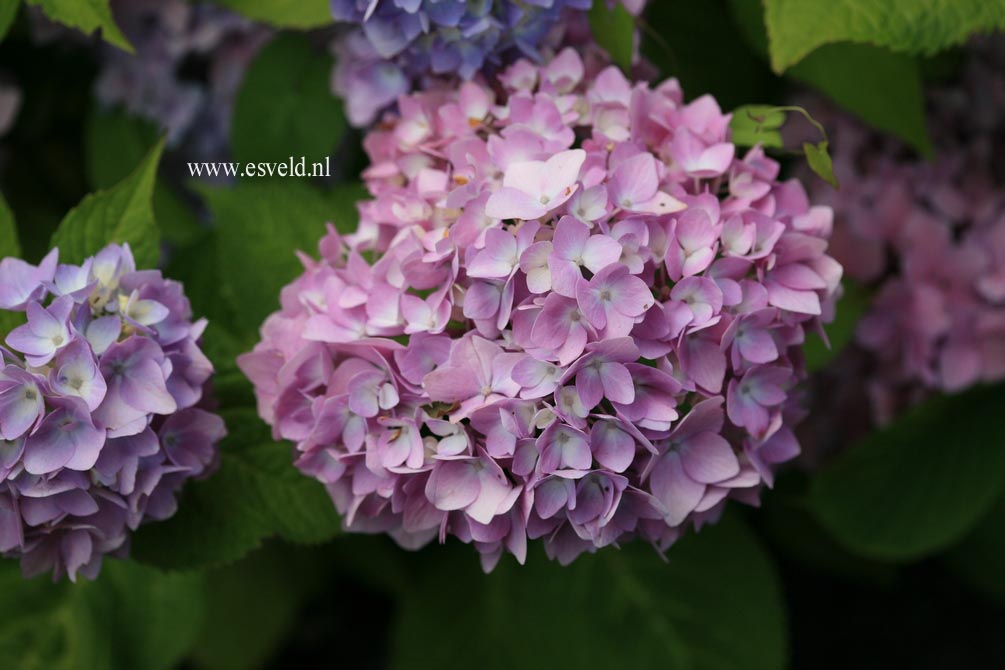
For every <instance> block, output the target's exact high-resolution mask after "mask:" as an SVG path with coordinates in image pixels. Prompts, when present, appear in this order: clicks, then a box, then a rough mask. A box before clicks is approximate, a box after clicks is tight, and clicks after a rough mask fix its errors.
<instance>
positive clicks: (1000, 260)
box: [811, 39, 1005, 422]
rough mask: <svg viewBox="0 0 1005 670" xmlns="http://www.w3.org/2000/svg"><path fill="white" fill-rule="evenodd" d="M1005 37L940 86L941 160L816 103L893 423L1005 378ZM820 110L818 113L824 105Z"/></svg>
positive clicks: (876, 401)
mask: <svg viewBox="0 0 1005 670" xmlns="http://www.w3.org/2000/svg"><path fill="white" fill-rule="evenodd" d="M1003 73H1005V41H1003V40H1001V39H995V40H989V41H986V42H982V43H979V44H978V46H976V47H975V48H974V49H972V52H971V56H970V60H969V64H968V66H967V68H966V70H965V72H964V76H963V78H962V79H961V82H962V83H959V84H955V85H954V86H952V87H937V88H933V89H932V90H931V91H930V92H929V96H928V103H929V114H928V116H929V119H930V120H931V122H932V128H931V131H932V132H931V136H932V138H933V141H934V142H935V148H936V154H937V156H936V159H935V160H932V161H928V160H924V159H921V158H917V157H915V156H914V155H913V154H912V153H911V152H910V151H909V150H908V149H906V148H905V147H904V146H903V145H901V144H900V143H898V142H896V141H895V140H892V139H890V138H884V137H881V136H878V135H877V134H876V133H872V132H870V131H869V130H867V129H866V128H864V127H863V126H862V125H861V124H860V123H858V122H857V121H855V120H853V119H851V118H849V117H848V116H845V115H841V114H840V113H839V112H837V111H835V110H833V109H831V108H828V107H826V106H825V105H824V104H823V103H816V104H813V103H811V105H812V107H813V113H814V114H815V115H818V116H819V117H820V118H822V119H823V120H824V122H825V123H826V124H827V125H828V126H829V131H828V132H829V133H831V134H832V135H833V141H832V142H831V146H832V147H833V152H834V155H833V160H834V171H835V173H836V174H837V176H838V178H839V179H840V181H841V190H840V192H837V193H828V192H827V189H820V190H821V193H819V194H818V196H819V198H820V200H821V201H829V204H830V205H831V206H833V208H834V211H835V215H836V223H835V230H834V241H833V244H832V249H833V254H834V256H835V257H836V258H837V259H838V260H840V261H841V262H842V263H843V264H844V265H845V267H846V269H847V271H848V275H849V276H850V277H851V278H853V279H855V280H856V281H859V282H861V283H863V284H864V285H867V286H869V287H870V289H871V290H872V291H873V292H874V297H873V299H872V303H871V305H870V309H869V311H868V313H867V315H866V316H865V317H864V318H863V320H862V321H861V322H860V324H859V328H858V331H857V340H858V343H859V344H860V345H861V346H862V347H863V348H864V349H865V350H866V351H867V352H868V353H869V354H870V357H871V358H872V369H871V370H870V379H869V393H870V396H871V400H872V403H873V408H874V412H875V415H876V418H877V419H878V420H879V421H880V422H886V421H888V420H890V419H892V418H893V417H894V416H896V415H897V414H898V413H899V412H900V411H902V410H903V409H904V408H905V407H907V406H908V405H910V404H913V403H914V402H917V401H918V400H920V399H922V398H924V397H925V396H926V395H928V394H930V393H931V392H933V391H947V392H954V391H959V390H962V389H965V388H967V387H969V386H971V385H973V384H976V383H979V382H982V381H983V382H992V381H999V380H1002V379H1005V162H1003V158H1002V152H1001V150H1000V148H1001V146H1002V143H1003V142H1005V116H1003V115H1002V109H1005V74H1003ZM818 108H819V109H818Z"/></svg>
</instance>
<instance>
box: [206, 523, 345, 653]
mask: <svg viewBox="0 0 1005 670" xmlns="http://www.w3.org/2000/svg"><path fill="white" fill-rule="evenodd" d="M332 572H333V571H332V565H331V562H330V560H329V556H328V552H325V551H317V550H313V549H306V548H300V547H296V546H291V545H288V544H285V543H282V542H271V543H269V544H268V545H266V546H265V547H263V548H262V549H261V550H259V551H256V552H254V553H252V554H250V555H249V556H247V557H246V558H245V559H243V560H241V561H239V562H237V563H235V564H234V565H230V566H227V567H224V568H218V569H216V570H212V571H210V572H209V573H208V574H207V579H206V600H207V612H206V614H207V619H208V620H209V621H212V622H213V625H212V626H206V627H204V628H203V631H202V635H201V637H200V639H199V642H198V643H197V644H196V646H195V649H194V650H193V654H192V659H193V662H194V665H196V666H197V667H200V668H205V670H252V669H253V668H260V667H262V666H263V665H264V664H265V663H266V662H267V661H268V660H269V658H270V657H271V656H273V655H274V654H275V652H276V650H277V649H278V648H279V647H280V646H281V645H282V644H283V643H284V641H285V640H286V638H287V637H288V635H289V634H290V632H291V631H292V630H293V629H294V627H295V626H296V625H297V618H296V615H297V614H298V610H299V608H300V607H301V606H302V604H303V602H304V601H305V600H306V599H307V598H308V597H310V596H313V595H315V594H317V593H318V592H319V591H320V590H321V589H322V588H323V587H324V586H325V585H326V583H327V579H326V577H328V576H330V575H331V574H332ZM329 632H331V631H329Z"/></svg>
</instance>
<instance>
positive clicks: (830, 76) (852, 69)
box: [730, 0, 931, 156]
mask: <svg viewBox="0 0 1005 670" xmlns="http://www.w3.org/2000/svg"><path fill="white" fill-rule="evenodd" d="M730 7H731V10H732V14H733V16H734V18H735V19H736V21H737V23H739V24H740V25H741V26H742V27H743V36H744V38H745V40H746V41H747V43H748V44H749V45H750V47H751V48H752V49H753V50H754V51H755V52H756V53H757V55H758V56H761V57H763V58H765V59H767V57H768V37H767V34H766V32H765V28H764V9H763V7H762V5H761V3H760V1H759V0H730ZM787 75H788V76H789V77H791V78H793V79H796V80H798V81H801V82H803V83H804V84H807V85H809V86H811V87H813V88H815V89H816V90H818V91H820V92H821V93H823V94H824V95H826V96H827V97H829V98H830V99H831V100H833V101H834V102H835V103H836V104H838V105H840V106H841V107H843V108H844V109H846V110H848V111H849V112H851V113H852V114H854V115H856V116H858V117H859V118H861V119H862V120H863V121H865V122H866V123H868V124H870V125H871V126H873V127H875V128H878V129H880V130H883V131H886V132H889V133H891V134H893V135H895V136H897V137H899V138H900V139H902V140H904V141H905V142H907V143H908V144H909V145H911V146H912V147H914V148H915V149H916V150H917V151H919V152H920V153H922V154H924V155H926V156H927V155H930V153H931V140H930V138H929V137H928V129H927V128H926V126H925V101H924V95H923V91H922V85H921V76H920V73H919V67H918V64H917V62H916V61H915V60H914V59H912V58H910V57H908V56H905V55H903V54H895V53H893V52H891V51H889V50H888V49H883V48H879V47H875V46H872V45H868V44H852V43H842V44H832V45H827V46H824V47H822V48H820V49H818V50H816V51H814V52H813V53H811V54H810V55H809V56H807V58H806V59H805V60H803V61H802V62H800V63H799V64H798V65H796V66H795V67H793V68H792V69H791V70H789V71H788V72H787Z"/></svg>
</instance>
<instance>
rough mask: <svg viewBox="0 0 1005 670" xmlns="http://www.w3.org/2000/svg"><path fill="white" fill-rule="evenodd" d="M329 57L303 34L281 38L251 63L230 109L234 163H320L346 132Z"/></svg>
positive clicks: (308, 169)
mask: <svg viewBox="0 0 1005 670" xmlns="http://www.w3.org/2000/svg"><path fill="white" fill-rule="evenodd" d="M330 70H331V58H330V57H328V56H327V55H326V54H324V53H319V52H318V50H317V49H315V48H314V47H313V46H312V45H311V43H310V42H309V41H308V40H307V38H306V37H305V36H303V35H294V34H290V35H281V36H279V37H277V38H276V39H275V40H273V41H272V42H271V43H270V44H268V45H267V46H266V47H265V48H264V49H262V51H261V53H259V54H258V56H257V57H256V58H255V60H254V62H253V63H252V64H251V67H250V68H248V72H247V74H245V76H244V82H243V83H242V85H241V90H240V91H239V92H238V94H237V102H236V103H235V106H234V120H233V127H232V130H231V145H232V148H233V152H234V158H235V159H236V160H239V161H242V162H246V163H251V162H259V161H269V162H285V161H287V160H289V158H290V157H291V156H292V157H293V159H294V160H295V161H299V160H300V158H301V157H304V158H305V159H306V169H307V171H308V172H309V171H310V170H311V164H312V163H313V162H315V161H322V162H323V161H324V160H325V158H326V157H328V156H329V155H330V154H331V153H332V151H333V150H334V149H335V147H336V145H337V144H338V142H339V140H340V139H341V138H342V133H343V132H344V131H345V127H346V126H345V119H344V117H343V116H342V106H341V104H340V103H339V101H338V100H337V99H336V98H335V97H334V96H333V95H332V94H331V91H330V89H329V84H328V79H329V75H330Z"/></svg>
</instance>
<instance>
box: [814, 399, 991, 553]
mask: <svg viewBox="0 0 1005 670" xmlns="http://www.w3.org/2000/svg"><path fill="white" fill-rule="evenodd" d="M1003 402H1005V394H1003V388H1002V387H1001V386H993V387H981V388H977V389H974V390H972V391H969V392H967V393H963V394H960V395H956V396H950V397H937V398H934V399H932V400H931V401H929V402H926V403H924V404H922V405H920V406H918V407H916V408H915V409H913V410H911V411H910V412H908V413H907V414H905V415H904V416H903V417H902V418H900V419H899V420H898V421H896V422H895V423H894V424H892V425H891V426H890V427H888V428H886V429H883V430H879V431H877V432H875V433H873V434H872V435H871V436H869V437H868V438H866V439H865V440H864V441H863V442H862V443H861V444H859V445H857V446H854V447H852V448H851V449H849V450H848V451H847V452H845V453H844V454H843V455H842V456H841V457H839V458H838V459H837V460H836V461H835V462H834V463H833V464H831V465H830V466H829V467H827V468H826V469H825V470H824V471H822V472H821V473H820V474H819V475H818V476H817V477H816V479H815V480H814V482H813V485H812V487H811V488H810V496H809V504H810V509H811V510H812V512H813V513H814V514H815V515H816V517H817V518H818V519H819V520H820V522H821V523H822V524H823V526H824V527H825V528H826V529H827V530H828V531H829V532H830V533H832V534H833V535H834V537H835V538H836V539H837V540H838V541H839V542H840V543H841V544H843V545H844V546H846V547H847V548H849V549H851V550H853V551H855V552H857V553H860V554H862V555H864V556H868V557H872V558H878V559H885V560H910V559H915V558H919V557H922V556H925V555H927V554H930V553H932V552H934V551H937V550H939V549H943V548H945V547H947V546H949V545H951V544H952V543H953V542H955V541H957V540H959V539H960V538H961V537H963V535H965V534H966V533H967V531H969V530H970V529H971V528H973V527H974V526H975V524H976V523H977V522H978V520H979V519H980V518H981V517H982V516H983V515H984V513H985V512H987V510H988V509H989V507H990V506H991V505H992V504H993V503H994V500H995V498H996V497H997V495H998V494H999V492H1000V491H1001V490H1002V486H1003V481H1005V422H1003V421H995V420H994V419H993V417H995V416H998V415H999V414H1000V413H1001V408H1002V403H1003ZM989 417H990V418H989Z"/></svg>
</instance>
